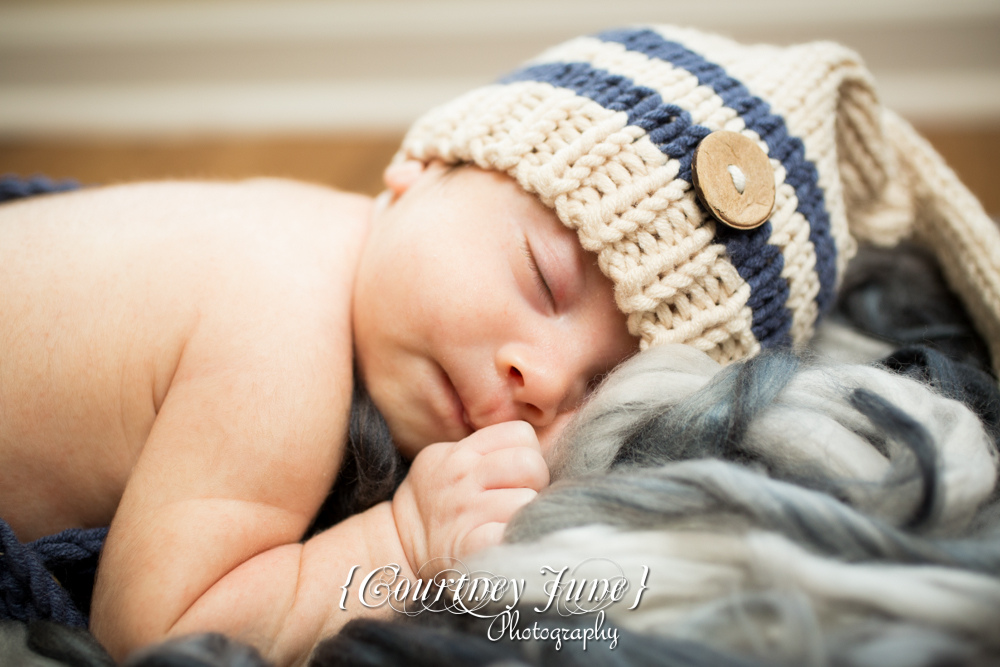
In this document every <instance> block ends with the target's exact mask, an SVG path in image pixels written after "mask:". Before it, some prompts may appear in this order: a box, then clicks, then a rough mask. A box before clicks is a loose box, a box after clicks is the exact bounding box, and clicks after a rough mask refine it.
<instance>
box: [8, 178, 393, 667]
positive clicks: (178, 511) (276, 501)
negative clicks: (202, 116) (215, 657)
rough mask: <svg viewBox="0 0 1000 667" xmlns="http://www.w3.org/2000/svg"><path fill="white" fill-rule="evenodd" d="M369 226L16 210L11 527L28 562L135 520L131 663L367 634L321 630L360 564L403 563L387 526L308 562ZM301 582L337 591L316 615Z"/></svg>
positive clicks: (203, 213)
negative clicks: (78, 531) (50, 539)
mask: <svg viewBox="0 0 1000 667" xmlns="http://www.w3.org/2000/svg"><path fill="white" fill-rule="evenodd" d="M369 209H370V201H369V200H368V199H367V198H363V197H356V196H352V195H345V194H341V193H336V192H334V191H331V190H327V189H324V188H319V187H313V186H308V185H300V184H295V183H290V182H281V181H253V182H247V183H241V184H182V183H166V184H155V185H153V184H150V185H134V186H122V187H116V188H107V189H100V190H93V191H83V192H79V193H73V194H67V195H59V196H52V197H47V198H40V199H38V200H34V201H28V202H24V203H19V204H14V205H9V206H4V207H2V208H0V285H2V286H3V287H2V289H0V300H2V301H0V303H2V306H0V312H3V313H4V317H3V319H2V321H0V349H3V350H4V354H3V355H2V359H0V470H3V471H4V473H3V476H4V483H3V484H0V516H3V517H4V518H5V519H6V520H7V521H8V522H9V523H10V525H11V526H12V527H13V528H14V530H15V532H16V533H17V535H18V537H19V538H20V539H21V540H24V541H26V540H32V539H35V538H37V537H39V536H42V535H46V534H50V533H52V532H55V531H58V530H61V529H64V528H67V527H71V526H101V525H108V524H109V523H111V521H112V518H114V523H113V524H112V530H111V534H110V535H109V537H108V541H107V546H106V548H105V551H104V554H103V557H102V562H101V574H100V576H99V581H98V585H97V590H96V593H95V600H94V607H93V629H94V632H95V633H96V634H97V635H98V636H99V637H100V638H101V639H102V640H103V641H105V642H106V643H107V645H108V646H109V648H111V649H112V651H113V652H115V653H117V654H119V655H121V654H123V653H124V652H126V651H127V650H128V649H129V648H131V647H134V646H137V645H141V644H144V643H147V642H149V641H154V640H157V639H160V638H162V637H163V636H165V635H167V634H168V633H169V634H181V633H184V632H186V631H194V630H206V629H211V628H215V629H218V630H223V631H227V632H229V633H230V634H234V635H237V636H243V637H253V638H254V639H255V643H257V644H258V645H259V646H260V647H261V648H262V649H263V650H264V651H265V653H268V654H269V655H270V657H272V658H274V659H277V660H278V661H279V662H282V663H287V662H293V661H296V660H302V659H303V658H304V654H303V651H305V652H307V651H308V650H309V648H311V646H312V643H313V642H314V640H315V639H316V638H318V637H317V636H315V635H317V634H320V633H324V634H328V633H329V632H332V630H333V629H335V627H324V624H325V623H326V622H327V621H331V622H333V621H339V622H337V623H336V624H337V625H339V623H342V622H344V620H346V619H345V618H343V616H344V615H343V614H341V615H340V616H334V615H332V614H330V615H329V617H330V618H326V617H324V614H323V613H321V612H322V610H324V609H326V607H327V606H331V608H332V605H335V604H336V601H337V595H336V586H338V585H339V583H340V582H341V581H342V579H343V577H342V576H341V575H340V572H339V567H340V565H341V564H347V568H349V567H350V563H366V562H368V561H373V560H374V561H380V562H383V563H385V562H393V561H400V560H404V559H403V558H402V555H401V554H400V553H398V551H394V550H393V548H392V540H389V544H390V547H389V548H384V547H383V546H382V543H383V542H385V540H386V536H387V535H390V534H391V535H392V536H393V538H394V539H395V540H396V546H395V549H396V550H398V549H399V547H398V538H397V537H395V530H393V529H392V528H393V526H392V519H391V515H390V513H389V511H388V508H382V509H381V513H379V511H375V512H372V513H370V515H366V516H363V517H356V518H355V520H353V521H352V522H345V524H343V525H342V527H340V529H339V532H340V533H351V532H354V533H355V535H353V536H348V535H343V534H342V535H341V537H342V538H345V537H346V538H347V539H342V540H340V541H339V542H340V543H339V544H338V545H337V553H338V555H339V560H338V561H337V562H329V559H325V560H326V562H323V563H319V562H318V561H319V560H323V559H317V560H316V561H314V560H310V558H309V557H308V556H307V553H309V549H306V548H304V547H302V546H301V545H299V544H296V542H297V541H298V540H299V538H300V537H301V535H302V533H303V531H304V530H305V528H306V526H307V525H308V523H309V521H310V519H311V517H312V515H313V514H314V513H315V510H316V508H317V507H318V506H319V505H320V503H321V501H322V499H323V497H324V495H325V494H326V493H327V492H328V490H329V487H330V485H331V483H332V481H333V478H334V476H335V475H336V471H337V469H338V466H339V464H340V459H341V454H342V448H343V441H344V434H345V431H346V428H345V424H346V421H345V420H346V416H347V413H348V409H349V400H350V391H351V383H352V377H351V355H352V349H351V331H350V317H349V307H350V299H351V287H352V280H353V275H354V269H355V266H354V265H355V262H356V258H357V256H358V255H359V248H360V246H361V244H362V243H363V241H364V237H365V233H366V224H367V221H368V218H369ZM379 522H381V523H382V524H383V525H382V526H381V528H382V530H377V529H372V525H371V524H378V523H379ZM386 526H388V527H389V530H385V528H386ZM352 529H353V530H352ZM334 538H335V536H333V535H331V536H330V537H329V538H328V539H334ZM282 545H287V546H282ZM317 546H319V545H318V544H317ZM274 547H281V548H278V549H274ZM268 550H271V551H270V552H269V551H268ZM315 550H316V549H315V548H314V549H313V551H315ZM265 552H266V553H265ZM257 554H264V555H263V556H262V557H259V558H258V559H256V560H254V559H253V558H252V557H253V556H255V555H257ZM404 563H405V560H404ZM300 564H301V570H302V572H303V574H304V573H305V571H306V570H312V571H311V572H310V574H315V575H318V576H317V579H319V580H320V582H321V583H322V581H323V580H324V579H329V581H328V582H327V584H328V585H325V586H324V585H320V586H314V587H313V588H312V589H311V590H310V592H309V594H307V595H300V596H299V597H296V585H297V583H298V578H299V575H300ZM324 567H325V568H326V569H327V570H333V571H323V568H324ZM347 568H344V569H345V571H346V569H347ZM234 570H235V571H234ZM246 584H250V585H246ZM210 589H211V590H210ZM248 596H250V597H249V598H248ZM311 596H315V597H311ZM320 598H323V599H320ZM196 601H197V602H196ZM304 602H308V603H310V604H311V603H313V602H318V608H313V609H306V607H307V606H308V605H306V604H304ZM192 605H194V606H193V607H192ZM316 612H320V613H316ZM303 616H305V618H303ZM293 619H295V620H298V621H304V622H302V623H299V624H296V623H293V622H290V621H292V620H293ZM261 640H263V641H261Z"/></svg>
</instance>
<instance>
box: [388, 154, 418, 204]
mask: <svg viewBox="0 0 1000 667" xmlns="http://www.w3.org/2000/svg"><path fill="white" fill-rule="evenodd" d="M426 167H427V165H425V164H424V163H423V162H421V161H419V160H404V161H403V162H393V163H392V164H390V165H389V166H388V167H386V168H385V172H384V173H383V174H382V178H383V179H384V180H385V185H386V187H387V188H389V190H390V191H391V192H392V198H393V199H398V198H399V197H400V196H401V195H402V194H403V193H404V192H406V191H407V190H409V189H410V186H411V185H413V184H414V183H416V182H417V179H418V178H420V175H421V174H423V173H424V169H426Z"/></svg>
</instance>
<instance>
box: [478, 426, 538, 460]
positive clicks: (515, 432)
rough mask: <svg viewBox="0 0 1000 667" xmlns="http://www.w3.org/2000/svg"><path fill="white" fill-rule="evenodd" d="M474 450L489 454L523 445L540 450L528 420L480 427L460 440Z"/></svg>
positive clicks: (536, 437)
mask: <svg viewBox="0 0 1000 667" xmlns="http://www.w3.org/2000/svg"><path fill="white" fill-rule="evenodd" d="M462 442H463V444H464V445H466V446H468V447H469V448H471V449H472V451H474V452H478V453H479V454H483V455H485V454H489V453H491V452H495V451H498V450H501V449H508V448H513V447H525V448H528V449H535V450H538V451H541V446H540V445H539V444H538V436H537V435H535V429H534V428H532V426H531V424H529V423H528V422H521V421H514V422H502V423H500V424H493V425H492V426H487V427H485V428H481V429H479V430H478V431H476V432H475V433H473V434H472V435H470V436H469V437H468V438H466V439H465V440H463V441H462Z"/></svg>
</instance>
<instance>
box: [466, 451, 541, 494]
mask: <svg viewBox="0 0 1000 667" xmlns="http://www.w3.org/2000/svg"><path fill="white" fill-rule="evenodd" d="M473 478H474V479H475V481H476V483H477V484H479V486H480V487H481V488H483V489H487V490H488V489H516V488H527V489H534V490H535V491H541V490H542V489H544V488H545V487H546V486H548V485H549V467H548V466H547V465H545V459H544V458H542V454H541V452H539V451H538V450H536V449H529V448H528V447H511V448H508V449H499V450H497V451H494V452H490V453H489V454H486V455H485V456H483V457H482V458H481V459H480V460H479V462H478V463H477V464H476V467H475V469H474V470H473Z"/></svg>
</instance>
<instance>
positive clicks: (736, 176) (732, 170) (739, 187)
mask: <svg viewBox="0 0 1000 667" xmlns="http://www.w3.org/2000/svg"><path fill="white" fill-rule="evenodd" d="M726 169H727V170H729V175H730V176H731V177H732V179H733V185H735V186H736V191H737V192H739V193H740V194H743V191H744V190H745V189H746V187H747V177H746V175H745V174H744V173H743V170H742V169H740V168H739V167H737V166H736V165H735V164H731V165H729V166H728V167H726Z"/></svg>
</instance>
